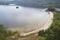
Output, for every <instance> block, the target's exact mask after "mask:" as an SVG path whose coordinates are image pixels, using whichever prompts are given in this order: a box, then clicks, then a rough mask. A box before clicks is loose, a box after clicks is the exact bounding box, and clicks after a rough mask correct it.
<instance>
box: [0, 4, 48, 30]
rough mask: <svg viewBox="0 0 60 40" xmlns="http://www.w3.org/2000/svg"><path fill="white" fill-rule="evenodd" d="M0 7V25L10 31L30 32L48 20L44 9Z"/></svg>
mask: <svg viewBox="0 0 60 40" xmlns="http://www.w3.org/2000/svg"><path fill="white" fill-rule="evenodd" d="M18 7H19V8H18V9H16V6H3V5H1V6H0V24H4V26H5V27H6V28H8V29H11V30H19V31H31V30H34V29H38V28H40V27H42V26H43V25H44V24H45V23H46V22H47V19H48V18H49V14H48V13H47V12H45V9H37V8H26V7H22V6H18Z"/></svg>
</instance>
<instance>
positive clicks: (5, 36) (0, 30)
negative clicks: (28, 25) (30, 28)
mask: <svg viewBox="0 0 60 40" xmlns="http://www.w3.org/2000/svg"><path fill="white" fill-rule="evenodd" d="M11 36H14V37H15V39H16V38H19V34H18V32H11V31H10V30H6V29H5V28H4V26H3V25H0V40H10V37H11Z"/></svg>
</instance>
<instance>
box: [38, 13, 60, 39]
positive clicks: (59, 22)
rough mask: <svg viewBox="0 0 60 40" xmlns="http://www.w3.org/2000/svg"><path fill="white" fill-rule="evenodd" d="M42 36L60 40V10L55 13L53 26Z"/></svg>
mask: <svg viewBox="0 0 60 40" xmlns="http://www.w3.org/2000/svg"><path fill="white" fill-rule="evenodd" d="M39 36H41V37H46V39H45V40H60V12H56V13H55V14H54V19H53V23H52V25H51V27H50V28H49V29H48V30H46V31H45V32H44V34H43V35H41V34H39Z"/></svg>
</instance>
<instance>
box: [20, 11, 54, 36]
mask: <svg viewBox="0 0 60 40" xmlns="http://www.w3.org/2000/svg"><path fill="white" fill-rule="evenodd" d="M48 13H49V15H50V17H49V20H47V23H46V24H45V25H44V27H42V28H39V29H37V30H35V31H32V32H28V33H21V34H20V36H27V35H29V34H32V33H37V32H39V31H40V30H44V31H45V30H46V29H48V28H49V27H50V26H51V24H52V22H53V13H52V12H48Z"/></svg>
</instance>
